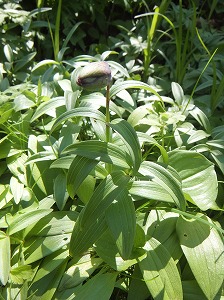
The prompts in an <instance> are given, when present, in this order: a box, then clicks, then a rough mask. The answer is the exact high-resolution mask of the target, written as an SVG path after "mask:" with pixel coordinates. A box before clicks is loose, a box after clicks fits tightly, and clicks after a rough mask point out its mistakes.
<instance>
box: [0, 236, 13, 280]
mask: <svg viewBox="0 0 224 300" xmlns="http://www.w3.org/2000/svg"><path fill="white" fill-rule="evenodd" d="M10 257H11V251H10V238H9V236H8V235H6V234H5V232H3V231H0V270H1V271H0V282H1V284H2V285H6V283H7V281H8V278H9V273H10V268H11V263H10Z"/></svg>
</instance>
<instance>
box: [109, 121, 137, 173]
mask: <svg viewBox="0 0 224 300" xmlns="http://www.w3.org/2000/svg"><path fill="white" fill-rule="evenodd" d="M109 125H110V127H111V128H112V129H113V130H115V131H116V132H117V133H118V134H119V135H120V137H121V139H122V140H123V142H124V144H125V146H126V147H127V148H128V151H129V154H130V156H131V160H132V166H133V173H134V174H135V173H136V172H137V171H138V169H139V166H140V164H141V160H142V155H141V148H140V144H139V140H138V137H137V134H136V132H135V130H134V128H133V127H132V126H131V125H130V124H129V123H128V122H127V121H125V120H123V119H115V120H113V121H112V122H111V124H109Z"/></svg>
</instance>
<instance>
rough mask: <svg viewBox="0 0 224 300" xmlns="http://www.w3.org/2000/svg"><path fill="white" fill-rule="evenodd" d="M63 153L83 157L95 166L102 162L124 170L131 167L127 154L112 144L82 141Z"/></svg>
mask: <svg viewBox="0 0 224 300" xmlns="http://www.w3.org/2000/svg"><path fill="white" fill-rule="evenodd" d="M63 153H64V154H76V155H79V156H84V157H86V158H88V159H92V160H95V161H96V164H97V162H99V161H102V162H106V163H110V164H113V165H115V166H119V167H122V168H124V169H129V168H130V166H131V158H130V156H129V155H128V153H127V152H126V151H124V150H123V149H121V148H120V147H119V146H117V145H116V144H113V143H107V142H102V141H95V140H90V141H83V142H79V143H75V144H73V145H70V146H68V147H67V148H66V149H65V150H64V151H63ZM86 161H87V160H86Z"/></svg>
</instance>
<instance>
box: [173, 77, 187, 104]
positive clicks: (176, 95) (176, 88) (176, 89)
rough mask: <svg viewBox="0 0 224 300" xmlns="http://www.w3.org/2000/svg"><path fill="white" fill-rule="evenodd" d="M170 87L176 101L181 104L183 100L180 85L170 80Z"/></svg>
mask: <svg viewBox="0 0 224 300" xmlns="http://www.w3.org/2000/svg"><path fill="white" fill-rule="evenodd" d="M171 89H172V93H173V97H174V99H175V101H176V103H177V104H178V105H181V104H182V102H183V100H184V92H183V89H182V87H181V86H180V85H179V84H178V83H177V82H172V83H171Z"/></svg>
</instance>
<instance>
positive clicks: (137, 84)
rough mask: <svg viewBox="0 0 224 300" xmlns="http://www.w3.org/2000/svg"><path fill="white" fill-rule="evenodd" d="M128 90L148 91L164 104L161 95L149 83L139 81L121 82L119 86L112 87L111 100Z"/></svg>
mask: <svg viewBox="0 0 224 300" xmlns="http://www.w3.org/2000/svg"><path fill="white" fill-rule="evenodd" d="M126 89H144V90H147V91H149V92H151V93H152V94H154V95H156V96H157V97H158V98H159V99H160V101H161V102H163V101H162V98H161V97H160V95H159V94H158V93H157V92H156V91H155V90H154V89H152V88H151V87H150V86H149V85H148V84H147V83H144V82H141V81H137V80H127V81H121V82H119V83H117V84H114V85H112V87H111V88H110V98H111V97H113V96H115V95H116V94H117V93H119V92H120V91H122V90H126Z"/></svg>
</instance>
